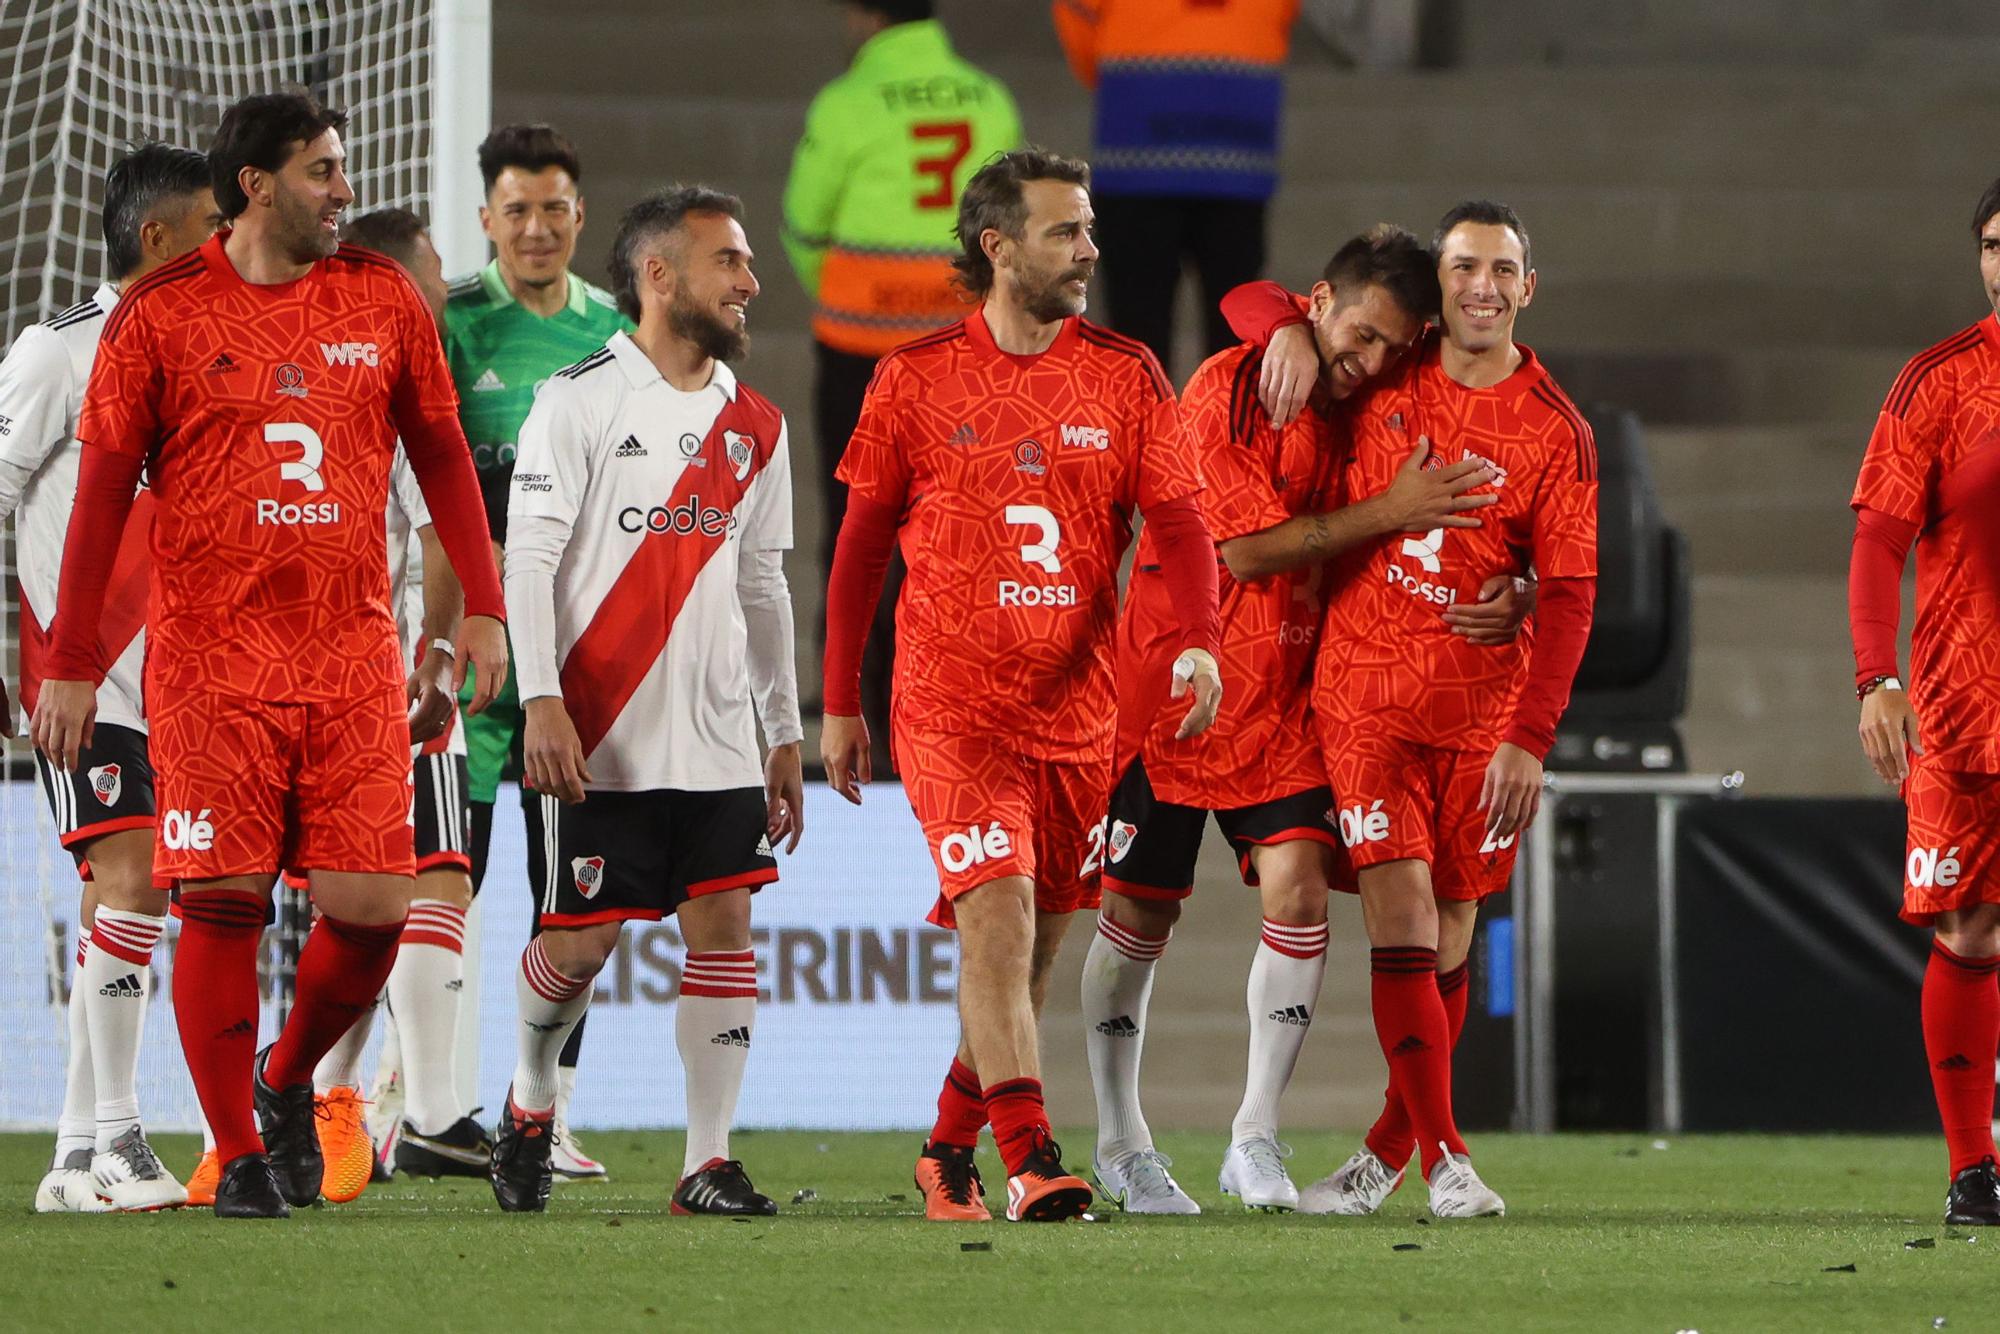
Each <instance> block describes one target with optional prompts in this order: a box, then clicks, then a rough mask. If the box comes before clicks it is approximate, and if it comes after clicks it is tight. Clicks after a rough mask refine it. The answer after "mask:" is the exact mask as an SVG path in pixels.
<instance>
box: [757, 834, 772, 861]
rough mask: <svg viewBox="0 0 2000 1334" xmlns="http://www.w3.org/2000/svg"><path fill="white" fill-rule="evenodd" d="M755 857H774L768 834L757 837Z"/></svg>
mask: <svg viewBox="0 0 2000 1334" xmlns="http://www.w3.org/2000/svg"><path fill="white" fill-rule="evenodd" d="M757 855H758V856H759V857H770V856H774V855H775V854H774V853H772V851H771V836H770V835H769V834H759V835H757Z"/></svg>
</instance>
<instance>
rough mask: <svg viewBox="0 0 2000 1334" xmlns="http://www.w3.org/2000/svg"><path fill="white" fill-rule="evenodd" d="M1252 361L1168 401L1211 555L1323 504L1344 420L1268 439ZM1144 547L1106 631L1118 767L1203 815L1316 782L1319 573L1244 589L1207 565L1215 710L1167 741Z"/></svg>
mask: <svg viewBox="0 0 2000 1334" xmlns="http://www.w3.org/2000/svg"><path fill="white" fill-rule="evenodd" d="M1262 364H1263V362H1262V358H1261V357H1260V356H1259V355H1258V353H1257V350H1256V349H1255V348H1252V347H1248V346H1244V347H1235V348H1230V349H1229V350H1227V351H1225V352H1220V353H1217V354H1216V355H1215V356H1213V357H1211V358H1209V359H1208V361H1206V362H1204V363H1203V364H1202V366H1201V369H1199V370H1197V371H1196V372H1195V373H1194V377H1193V378H1192V379H1190V380H1189V381H1188V384H1187V389H1186V390H1185V391H1184V392H1183V393H1182V395H1181V413H1182V426H1183V430H1184V432H1185V434H1186V436H1187V438H1188V441H1189V444H1190V445H1191V446H1192V447H1193V448H1194V450H1195V453H1196V456H1197V458H1198V459H1199V462H1200V466H1201V474H1202V480H1203V481H1204V483H1206V487H1205V489H1204V490H1203V492H1202V497H1201V504H1202V513H1203V515H1204V516H1205V517H1206V518H1207V520H1208V527H1209V532H1210V533H1211V534H1213V535H1214V537H1215V541H1216V544H1217V545H1218V546H1220V545H1221V544H1222V543H1224V542H1227V541H1228V540H1229V539H1231V538H1234V537H1244V536H1247V535H1249V534H1251V533H1257V532H1262V531H1263V530H1264V529H1266V528H1270V527H1273V526H1275V525H1277V524H1280V523H1283V522H1284V521H1285V520H1287V519H1289V518H1291V517H1292V516H1293V515H1295V514H1316V513H1320V512H1322V511H1324V510H1327V509H1330V508H1332V506H1333V492H1334V486H1335V482H1336V477H1337V464H1338V462H1339V456H1340V455H1341V454H1342V453H1343V452H1344V451H1345V448H1346V440H1347V432H1346V428H1345V425H1344V424H1342V423H1340V422H1337V421H1332V420H1329V419H1328V418H1327V417H1325V416H1323V415H1322V414H1320V413H1319V412H1317V411H1308V412H1305V413H1303V414H1301V416H1300V417H1299V418H1298V419H1297V420H1295V421H1294V422H1293V423H1292V424H1291V425H1289V426H1287V427H1286V428H1285V429H1284V430H1283V431H1274V430H1273V429H1272V428H1271V420H1270V418H1269V417H1268V416H1266V415H1265V413H1264V410H1263V408H1261V407H1260V406H1258V403H1257V373H1258V369H1259V367H1260V366H1261V365H1262ZM1152 538H1153V532H1152V529H1151V528H1150V527H1148V528H1147V529H1146V531H1145V532H1143V533H1142V534H1141V535H1140V538H1139V557H1138V562H1137V564H1136V565H1135V567H1134V569H1133V573H1132V580H1131V584H1130V585H1129V587H1128V588H1127V590H1126V596H1125V610H1124V614H1123V615H1122V616H1121V617H1120V618H1119V622H1118V679H1119V682H1120V693H1119V720H1118V722H1119V745H1118V756H1119V765H1118V767H1119V768H1120V770H1121V771H1122V770H1123V768H1124V767H1125V764H1126V763H1127V762H1128V761H1129V758H1130V756H1131V755H1133V754H1137V753H1141V752H1142V751H1143V754H1144V757H1145V761H1146V776H1147V778H1148V779H1150V780H1151V782H1152V784H1153V792H1154V794H1155V795H1156V796H1157V797H1158V798H1159V799H1160V800H1162V801H1169V802H1172V803H1174V804H1175V805H1179V806H1199V807H1204V808H1206V809H1210V810H1219V809H1227V808H1231V807H1237V806H1250V805H1255V804H1256V803H1259V802H1264V801H1274V800H1276V799H1277V798H1279V797H1283V796H1288V795H1290V794H1291V793H1294V792H1300V791H1303V790H1305V789H1307V788H1312V787H1319V786H1322V785H1324V784H1325V782H1326V771H1325V767H1324V765H1323V764H1322V762H1321V760H1320V757H1319V747H1318V744H1317V742H1316V740H1315V739H1314V737H1313V733H1312V722H1311V718H1310V713H1309V709H1310V704H1311V681H1312V661H1313V650H1314V647H1315V646H1316V645H1317V644H1318V642H1319V623H1320V614H1321V605H1320V592H1321V586H1322V584H1323V582H1324V567H1322V566H1314V567H1312V568H1311V569H1309V570H1300V571H1297V572H1295V573H1290V574H1280V575H1274V576H1272V577H1270V578H1268V579H1257V580H1253V581H1251V582H1249V583H1242V582H1239V581H1238V580H1237V579H1235V578H1234V577H1232V576H1231V575H1230V573H1229V571H1228V569H1227V567H1223V568H1221V569H1220V570H1219V573H1218V579H1219V581H1220V606H1221V620H1222V647H1221V652H1220V653H1219V654H1218V655H1217V661H1218V663H1219V665H1220V667H1221V669H1222V685H1223V704H1222V711H1221V712H1220V713H1219V714H1218V715H1217V716H1216V720H1215V723H1214V725H1213V726H1212V727H1210V728H1209V729H1208V731H1206V732H1204V733H1202V735H1200V736H1198V737H1195V738H1192V739H1190V740H1186V741H1176V740H1175V739H1174V734H1175V732H1176V731H1177V730H1178V729H1179V728H1180V725H1181V719H1182V718H1183V717H1185V716H1186V714H1187V709H1188V701H1187V700H1186V699H1185V698H1183V699H1179V700H1173V699H1169V698H1168V696H1167V684H1168V677H1169V671H1170V668H1171V664H1172V662H1173V660H1174V657H1175V656H1176V655H1177V654H1178V653H1179V652H1180V650H1181V645H1182V636H1181V631H1180V620H1179V617H1178V613H1177V610H1176V607H1175V598H1174V594H1173V590H1172V589H1170V588H1169V587H1168V586H1167V581H1166V579H1165V578H1164V576H1163V574H1162V572H1161V571H1160V569H1159V559H1158V554H1157V552H1156V551H1155V549H1154V544H1153V541H1152Z"/></svg>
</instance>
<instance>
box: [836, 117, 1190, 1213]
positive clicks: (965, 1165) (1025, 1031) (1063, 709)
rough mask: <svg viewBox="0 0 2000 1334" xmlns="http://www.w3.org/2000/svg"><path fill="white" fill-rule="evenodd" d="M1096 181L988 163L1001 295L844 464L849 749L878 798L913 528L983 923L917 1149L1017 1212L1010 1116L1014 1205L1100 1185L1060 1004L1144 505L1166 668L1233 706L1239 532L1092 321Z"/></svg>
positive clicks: (903, 392)
mask: <svg viewBox="0 0 2000 1334" xmlns="http://www.w3.org/2000/svg"><path fill="white" fill-rule="evenodd" d="M1089 181H1090V170H1089V168H1088V167H1086V166H1084V165H1083V164H1082V163H1080V162H1072V161H1070V160H1068V159H1065V158H1061V157H1057V156H1055V155H1054V154H1051V153H1045V152H1042V151H1040V150H1037V149H1020V150H1017V151H1015V152H1012V153H1007V154H1003V155H1002V156H1000V157H998V158H995V159H994V160H993V161H992V162H989V163H987V164H986V165H985V166H984V167H982V168H980V170H979V171H978V172H977V173H976V174H975V175H974V176H973V178H972V180H971V182H970V183H968V185H967V186H966V189H965V193H964V194H963V196H962V197H961V199H960V202H959V211H958V240H959V245H960V248H961V251H962V253H961V255H960V257H959V258H958V260H957V261H956V262H955V263H956V267H957V268H958V271H959V274H960V278H961V281H962V282H963V284H964V286H965V287H966V288H967V289H968V291H969V292H970V293H971V294H972V295H973V296H975V297H977V298H978V299H979V300H980V301H981V303H982V304H981V305H980V307H979V308H978V309H977V310H975V311H974V312H973V313H972V314H971V315H969V316H967V317H966V318H965V319H964V320H961V321H960V322H959V323H957V324H954V325H950V326H948V327H947V328H944V329H941V330H939V331H938V332H937V333H934V334H930V335H928V336H926V337H923V338H919V339H917V340H915V341H914V342H910V343H905V344H904V345H903V346H902V347H900V348H898V349H897V350H896V351H894V352H892V353H890V354H889V355H888V356H887V357H886V358H884V359H883V361H882V364H881V367H880V369H878V370H877V372H876V375H875V380H874V383H873V384H872V385H870V386H869V390H868V398H867V401H866V403H865V404H864V406H863V408H862V412H861V421H860V424H859V426H858V427H857V428H856V429H855V432H854V437H853V439H852V441H851V442H850V443H849V445H848V448H847V456H846V457H845V458H844V459H843V460H842V461H841V464H840V474H839V475H840V479H841V480H842V481H844V482H846V483H847V484H848V486H849V487H850V488H851V491H850V493H849V497H848V506H847V514H846V518H845V520H844V521H843V523H842V526H841V533H840V539H839V543H838V545H837V546H836V548H835V553H834V568H833V574H832V578H831V580H830V582H829V587H828V590H827V608H828V611H827V647H826V682H825V690H826V708H827V717H826V723H825V728H824V730H823V731H822V733H821V740H820V750H821V755H822V758H823V759H824V760H825V763H826V771H827V778H828V781H829V782H830V783H831V784H832V785H833V787H834V789H835V790H836V791H838V792H839V793H840V794H841V795H842V796H843V797H845V798H847V800H849V801H850V802H854V803H856V804H857V805H858V804H859V803H860V801H861V790H860V786H861V785H862V784H865V783H867V782H868V781H869V779H870V777H871V776H872V775H871V772H870V767H871V766H870V761H869V739H868V726H867V724H866V722H864V721H863V720H862V718H861V717H860V713H861V708H860V672H861V651H862V645H863V641H864V640H865V639H866V637H867V627H868V625H869V623H870V621H871V619H872V618H873V615H874V611H875V603H876V600H877V598H878V597H879V596H880V593H881V587H882V574H883V570H884V569H885V568H886V566H887V564H888V557H889V549H890V547H891V545H892V544H893V543H894V542H895V541H896V540H897V538H898V537H899V536H900V538H901V541H902V547H903V554H904V558H905V561H906V563H907V564H908V566H909V571H910V573H909V577H908V579H907V580H906V581H905V583H904V585H903V592H902V598H901V602H900V604H899V606H898V609H897V627H896V662H895V689H894V698H893V700H892V704H891V711H890V716H891V728H892V732H893V737H894V754H895V756H896V760H897V764H898V767H899V768H900V770H901V773H902V778H903V781H904V784H905V788H906V790H907V792H908V795H909V799H910V805H911V806H912V807H913V808H914V809H915V811H916V814H917V818H918V820H919V822H920V823H921V824H922V825H923V829H924V835H925V838H926V839H927V840H928V842H929V843H930V847H931V855H932V858H933V860H934V861H935V862H936V863H937V867H938V877H939V881H940V887H941V890H942V892H941V893H940V895H939V896H938V899H937V902H936V906H935V907H934V908H933V910H932V913H931V920H932V921H934V922H936V923H938V924H939V925H940V926H956V927H957V929H958V933H959V973H958V998H959V1019H960V1024H961V1037H960V1040H959V1051H958V1057H957V1059H956V1060H955V1061H953V1063H952V1067H951V1072H950V1074H949V1075H948V1076H947V1077H946V1080H945V1084H944V1089H943V1091H942V1092H941V1093H940V1095H939V1098H938V1121H937V1124H936V1127H935V1128H934V1130H933V1131H932V1134H931V1137H930V1140H929V1141H928V1142H927V1143H926V1144H925V1145H924V1148H923V1151H922V1153H921V1155H920V1156H919V1158H918V1160H917V1172H916V1177H917V1186H918V1189H920V1190H921V1191H922V1192H923V1195H924V1207H925V1209H924V1211H925V1215H926V1216H927V1217H929V1218H932V1219H939V1220H965V1221H975V1220H985V1219H988V1218H990V1217H991V1215H990V1214H989V1212H988V1211H987V1208H986V1204H985V1201H984V1198H983V1192H982V1189H981V1183H980V1180H979V1174H978V1171H977V1170H976V1168H975V1167H974V1165H973V1150H974V1148H975V1147H976V1145H977V1142H978V1139H979V1132H980V1129H981V1127H983V1126H984V1125H985V1124H986V1123H987V1122H988V1121H989V1120H990V1121H991V1122H992V1125H993V1137H994V1140H995V1141H996V1143H997V1144H998V1145H999V1149H1000V1156H1001V1158H1002V1160H1003V1161H1004V1162H1005V1163H1006V1168H1007V1173H1008V1181H1007V1217H1008V1218H1009V1219H1010V1220H1013V1221H1024V1220H1025V1221H1031V1222H1049V1221H1060V1220H1063V1219H1067V1218H1074V1217H1076V1216H1077V1215H1078V1214H1080V1213H1082V1212H1083V1211H1084V1209H1085V1208H1087V1207H1088V1206H1089V1204H1090V1200H1091V1192H1090V1187H1089V1186H1087V1185H1086V1184H1084V1182H1083V1181H1082V1180H1081V1179H1079V1178H1077V1177H1074V1176H1071V1175H1070V1174H1069V1172H1068V1170H1067V1169H1066V1168H1065V1167H1064V1166H1063V1163H1062V1156H1061V1150H1060V1149H1059V1148H1057V1146H1056V1144H1055V1142H1054V1140H1053V1139H1052V1138H1051V1136H1050V1133H1049V1122H1048V1112H1047V1110H1046V1106H1045V1104H1044V1101H1043V1096H1042V1083H1041V1078H1040V1075H1041V1068H1040V1067H1041V1062H1040V1055H1039V1052H1038V1050H1037V1038H1036V1025H1037V1019H1038V1016H1039V1014H1040V1011H1041V1004H1042V1000H1043V998H1044V996H1045V995H1046V993H1047V986H1048V976H1049V971H1050V968H1051V966H1052V965H1053V963H1054V961H1055V956H1056V951H1057V949H1058V948H1059V947H1060V946H1061V944H1062V939H1063V935H1064V933H1065V932H1066V931H1067V929H1068V927H1069V922H1070V918H1071V916H1072V915H1073V914H1074V913H1075V912H1076V911H1077V910H1078V909H1080V908H1090V907H1095V906H1096V904H1097V901H1098V879H1099V872H1100V870H1101V868H1102V865H1103V852H1104V848H1103V842H1104V809H1105V802H1106V799H1107V798H1108V797H1109V796H1110V793H1111V781H1112V772H1111V763H1112V736H1113V732H1114V730H1115V720H1116V713H1117V708H1116V701H1115V698H1114V693H1113V687H1112V640H1113V635H1114V631H1115V630H1116V626H1117V617H1118V565H1119V561H1120V559H1121V557H1123V555H1124V553H1125V549H1126V547H1127V546H1129V545H1130V543H1131V538H1132V516H1133V509H1134V507H1135V506H1136V507H1137V508H1139V509H1140V510H1143V511H1144V513H1145V517H1146V522H1147V528H1148V530H1149V531H1150V532H1151V533H1152V534H1153V537H1154V541H1155V544H1156V547H1157V549H1158V552H1159V563H1160V566H1161V574H1162V578H1163V580H1164V581H1165V583H1166V584H1167V586H1168V588H1169V590H1170V592H1171V594H1172V597H1173V603H1174V606H1175V608H1176V609H1177V611H1178V612H1179V631H1180V635H1179V641H1178V645H1177V652H1176V653H1175V654H1174V656H1173V657H1172V658H1171V659H1170V660H1169V662H1168V663H1167V664H1163V668H1164V670H1165V671H1166V673H1167V680H1166V681H1163V682H1161V683H1160V685H1161V687H1162V688H1163V689H1167V688H1169V687H1170V689H1171V693H1172V695H1173V696H1174V697H1175V698H1181V697H1184V696H1186V695H1188V694H1189V693H1190V692H1192V694H1193V696H1194V699H1193V702H1192V707H1190V708H1189V709H1188V710H1187V711H1186V712H1185V714H1184V716H1183V718H1182V720H1181V722H1180V725H1179V734H1180V735H1181V736H1184V737H1185V736H1194V735H1197V734H1199V733H1200V732H1202V731H1203V730H1205V729H1206V728H1207V727H1208V725H1209V724H1210V723H1212V722H1213V721H1215V712H1216V709H1217V707H1218V706H1219V705H1220V703H1221V696H1222V683H1221V680H1220V677H1219V674H1218V672H1217V669H1216V665H1215V653H1216V650H1217V640H1218V630H1217V625H1216V604H1215V597H1216V593H1215V587H1216V586H1215V547H1214V544H1213V542H1211V541H1210V539H1209V535H1208V530H1207V529H1206V528H1205V527H1204V526H1203V524H1202V517H1201V508H1200V504H1199V501H1198V499H1197V497H1198V495H1199V493H1200V491H1201V472H1200V469H1199V467H1198V466H1197V464H1196V462H1195V458H1194V454H1193V451H1192V450H1190V449H1189V448H1188V447H1187V443H1186V441H1185V440H1184V438H1183V436H1182V431H1181V424H1180V414H1179V409H1178V405H1177V404H1176V402H1175V398H1174V392H1173V387H1172V385H1170V384H1169V383H1168V382H1167V379H1166V376H1165V374H1164V373H1162V371H1161V370H1160V364H1159V362H1158V361H1157V360H1156V359H1155V358H1154V356H1153V354H1152V353H1151V352H1149V351H1148V350H1147V349H1146V347H1145V345H1144V344H1143V343H1138V342H1135V341H1134V340H1132V339H1129V338H1125V337H1123V336H1121V335H1118V334H1114V333H1111V332H1109V331H1108V330H1105V329H1101V328H1099V327H1098V326H1096V325H1094V324H1091V323H1088V322H1087V321H1085V320H1083V319H1081V318H1080V316H1081V315H1082V313H1083V308H1084V300H1085V290H1086V287H1087V285H1088V283H1089V280H1090V274H1091V271H1092V269H1093V268H1094V267H1095V265H1096V262H1097V246H1096V245H1095V243H1094V242H1093V241H1092V239H1091V225H1092V213H1091V207H1090V194H1089Z"/></svg>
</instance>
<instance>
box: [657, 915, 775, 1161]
mask: <svg viewBox="0 0 2000 1334" xmlns="http://www.w3.org/2000/svg"><path fill="white" fill-rule="evenodd" d="M675 1009H676V1011H677V1013H676V1014H675V1015H674V1039H675V1041H676V1042H677V1043H678V1045H679V1046H680V1049H681V1069H682V1071H683V1072H684V1073H685V1074H686V1076H687V1120H688V1131H687V1152H686V1154H685V1156H684V1158H683V1160H682V1165H681V1176H682V1177H688V1176H692V1175H693V1174H694V1173H696V1172H698V1171H700V1170H701V1169H702V1167H703V1166H704V1165H705V1164H707V1163H708V1162H710V1161H712V1160H713V1159H716V1158H727V1157H729V1127H730V1125H731V1124H732V1123H733V1122H734V1121H735V1120H736V1095H737V1093H738V1092H739V1091H740V1090H741V1089H742V1088H743V1067H744V1066H745V1065H747V1064H748V1063H749V1061H750V1034H751V1030H752V1029H754V1028H756V1026H757V956H756V954H755V953H754V952H753V951H751V950H706V951H696V950H689V951H688V955H687V963H686V965H685V966H684V967H683V968H682V970H681V998H680V1004H679V1005H677V1006H676V1007H675Z"/></svg>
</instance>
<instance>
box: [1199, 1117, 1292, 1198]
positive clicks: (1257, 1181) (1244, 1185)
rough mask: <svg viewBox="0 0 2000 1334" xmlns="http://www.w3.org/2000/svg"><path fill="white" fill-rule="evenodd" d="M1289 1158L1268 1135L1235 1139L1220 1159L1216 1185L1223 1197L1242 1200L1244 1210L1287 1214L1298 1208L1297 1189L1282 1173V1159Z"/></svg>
mask: <svg viewBox="0 0 2000 1334" xmlns="http://www.w3.org/2000/svg"><path fill="white" fill-rule="evenodd" d="M1291 1156H1292V1151H1291V1149H1290V1148H1289V1147H1287V1146H1286V1145H1283V1144H1280V1143H1278V1141H1277V1140H1275V1139H1273V1138H1271V1137H1270V1136H1268V1135H1259V1136H1254V1137H1252V1138H1250V1139H1239V1140H1237V1141H1236V1142H1235V1143H1234V1144H1232V1145H1230V1146H1229V1152H1227V1153H1225V1154H1223V1155H1222V1172H1221V1175H1220V1177H1219V1178H1218V1179H1217V1182H1216V1184H1217V1185H1219V1186H1220V1187H1221V1188H1222V1193H1223V1194H1224V1195H1234V1196H1236V1197H1237V1198H1238V1199H1240V1200H1242V1201H1243V1207H1244V1208H1245V1209H1265V1210H1269V1211H1272V1212H1275V1213H1290V1212H1291V1211H1292V1210H1294V1209H1296V1208H1298V1207H1299V1188H1298V1187H1297V1186H1294V1185H1293V1184H1292V1178H1291V1175H1290V1174H1289V1173H1287V1172H1286V1171H1285V1159H1287V1158H1289V1157H1291Z"/></svg>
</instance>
